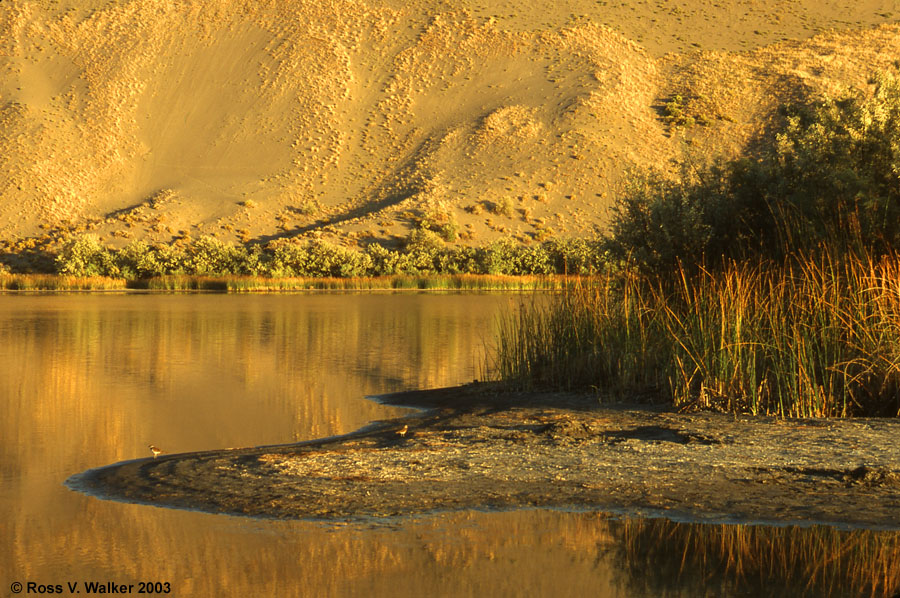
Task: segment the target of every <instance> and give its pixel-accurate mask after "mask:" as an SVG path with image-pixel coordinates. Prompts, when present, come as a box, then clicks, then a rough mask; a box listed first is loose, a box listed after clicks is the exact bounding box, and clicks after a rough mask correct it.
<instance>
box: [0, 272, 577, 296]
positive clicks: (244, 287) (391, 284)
mask: <svg viewBox="0 0 900 598" xmlns="http://www.w3.org/2000/svg"><path fill="white" fill-rule="evenodd" d="M588 280H589V279H588V278H586V277H585V278H580V277H573V276H561V275H560V276H554V275H547V276H501V275H494V276H491V275H476V274H452V275H450V274H447V275H421V276H409V275H396V276H370V277H355V278H338V277H331V278H325V277H278V278H269V277H263V276H232V275H223V276H196V275H169V276H156V277H152V278H145V279H131V280H129V279H124V278H106V277H80V278H78V277H71V276H55V275H49V274H40V275H32V274H28V275H24V274H11V275H0V289H5V290H45V291H58V290H85V291H87V290H125V289H129V290H143V291H171V292H179V291H184V292H192V291H206V292H219V293H272V292H291V291H374V290H387V291H390V290H435V291H441V290H443V291H457V290H459V291H467V290H469V291H559V290H563V289H566V288H574V287H575V286H587V285H589V284H590V283H589V282H588Z"/></svg>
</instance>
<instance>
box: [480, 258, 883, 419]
mask: <svg viewBox="0 0 900 598" xmlns="http://www.w3.org/2000/svg"><path fill="white" fill-rule="evenodd" d="M898 274H900V264H898V262H897V261H896V260H891V261H882V262H878V263H875V262H874V261H872V260H868V261H846V262H842V263H840V264H838V263H834V262H832V261H830V260H828V259H827V258H816V259H806V260H803V261H801V262H799V263H798V264H796V265H793V266H774V265H771V264H769V265H765V264H755V265H748V264H739V263H732V264H729V265H727V266H726V267H724V268H723V269H722V270H719V271H715V272H710V271H700V272H699V273H697V274H695V275H688V274H687V273H686V271H683V270H681V271H678V272H677V276H676V278H675V281H674V282H671V281H670V282H666V283H663V282H660V281H659V280H658V279H653V278H649V277H642V276H639V275H636V274H633V273H628V274H623V275H618V276H609V277H606V278H604V279H594V281H593V282H594V284H592V285H591V286H590V287H584V286H583V287H580V288H575V289H572V290H570V291H569V292H566V293H564V294H563V295H562V296H560V297H559V298H558V299H557V300H556V301H555V302H553V303H552V304H551V305H549V306H543V307H539V308H538V307H533V306H532V307H529V306H525V307H524V308H523V309H521V310H519V312H518V314H517V315H516V316H514V317H512V318H507V319H506V320H505V321H504V322H503V323H502V325H501V330H500V336H499V340H498V349H497V354H496V356H495V360H494V361H495V363H494V364H493V365H494V368H495V371H496V375H497V376H498V377H499V378H502V379H506V380H509V381H511V382H513V383H515V384H518V385H520V386H546V387H556V388H566V389H573V388H580V389H591V388H592V389H596V390H597V391H598V392H600V393H603V394H616V395H622V394H625V395H632V396H634V395H641V396H647V394H648V393H652V394H653V395H655V396H657V397H660V398H662V399H663V400H669V401H672V402H673V403H674V404H675V405H678V406H697V407H702V408H714V409H721V410H729V411H740V412H750V413H770V414H780V415H784V416H800V417H813V416H815V417H837V416H851V415H891V416H896V415H898V414H900V282H898V280H900V279H898Z"/></svg>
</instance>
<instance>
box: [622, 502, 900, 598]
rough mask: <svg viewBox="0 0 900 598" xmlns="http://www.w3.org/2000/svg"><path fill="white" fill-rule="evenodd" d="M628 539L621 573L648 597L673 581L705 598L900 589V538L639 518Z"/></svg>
mask: <svg viewBox="0 0 900 598" xmlns="http://www.w3.org/2000/svg"><path fill="white" fill-rule="evenodd" d="M622 536H623V542H622V544H621V546H622V548H621V549H620V551H621V554H620V556H621V557H622V558H621V561H622V566H623V569H625V570H626V571H629V572H630V573H631V574H630V575H629V577H630V579H631V584H630V585H632V586H640V587H634V589H635V590H637V591H639V592H640V593H641V594H644V593H646V594H648V595H662V594H664V593H665V590H666V588H668V587H671V585H672V583H673V580H679V581H680V583H678V584H676V585H678V586H682V585H683V584H695V585H696V586H698V587H697V593H698V595H702V594H705V593H706V592H705V591H708V590H709V589H710V588H715V591H716V592H725V593H730V591H736V590H740V593H741V595H772V594H777V595H791V596H816V597H819V596H842V597H843V596H860V597H863V596H870V597H871V598H877V597H881V596H889V595H892V593H893V592H895V591H897V589H898V588H900V533H898V532H888V531H873V530H854V531H842V530H838V529H835V528H833V527H828V526H816V527H813V528H806V529H798V528H792V527H772V526H761V525H702V524H678V523H673V522H671V521H667V520H665V519H645V520H642V519H636V520H627V521H625V522H624V523H623V524H622ZM648 563H652V564H653V567H654V572H655V573H654V574H648V572H647V570H646V565H647V564H648ZM775 588H777V589H778V590H775ZM757 592H758V594H757ZM788 592H790V594H788Z"/></svg>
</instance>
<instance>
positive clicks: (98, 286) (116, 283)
mask: <svg viewBox="0 0 900 598" xmlns="http://www.w3.org/2000/svg"><path fill="white" fill-rule="evenodd" d="M125 288H126V281H125V280H124V279H121V278H109V277H106V276H57V275H54V274H0V290H4V291H119V290H124V289H125Z"/></svg>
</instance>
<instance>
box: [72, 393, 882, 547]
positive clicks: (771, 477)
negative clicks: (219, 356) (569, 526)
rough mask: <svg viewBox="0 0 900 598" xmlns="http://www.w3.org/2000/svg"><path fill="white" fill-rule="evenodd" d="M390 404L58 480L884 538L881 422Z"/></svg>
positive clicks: (489, 403)
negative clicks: (403, 410) (283, 434)
mask: <svg viewBox="0 0 900 598" xmlns="http://www.w3.org/2000/svg"><path fill="white" fill-rule="evenodd" d="M391 402H392V403H394V404H405V405H416V406H422V407H426V408H428V409H429V410H428V411H425V412H423V413H421V414H419V415H417V416H414V417H409V418H404V419H403V420H402V421H401V420H397V421H386V422H376V423H375V424H374V425H372V426H369V427H367V428H366V429H364V430H362V431H360V432H357V433H353V434H348V435H346V436H339V437H334V438H328V439H321V440H315V441H311V442H305V443H300V444H291V445H281V446H270V447H257V448H250V449H239V450H220V451H208V452H202V453H188V454H183V455H162V456H160V457H158V458H156V459H153V458H148V459H141V460H136V461H128V462H124V463H119V464H115V465H111V466H108V467H104V468H100V469H94V470H90V471H87V472H84V473H82V474H79V475H77V476H73V477H72V478H70V480H69V481H68V482H67V483H68V485H69V486H70V487H72V488H75V489H78V490H81V491H83V492H87V493H90V494H93V495H95V496H99V497H101V498H108V499H114V500H123V501H132V502H140V503H148V504H154V505H159V506H167V507H175V508H188V509H198V510H202V511H209V512H216V513H230V514H238V515H249V516H256V517H275V518H311V519H324V520H335V519H355V520H365V519H369V518H377V517H391V516H405V515H414V514H421V513H427V512H433V511H442V510H457V509H472V508H478V509H483V508H496V509H510V508H521V507H548V508H549V507H552V508H571V509H591V510H600V511H615V512H620V513H632V514H641V515H662V516H666V517H670V518H673V519H678V520H694V521H709V522H740V521H748V522H749V521H753V522H770V523H784V524H787V523H830V524H835V525H842V526H862V527H876V528H894V529H897V528H900V449H898V445H897V443H896V439H897V438H900V421H897V420H889V419H856V420H778V419H774V418H768V417H751V416H738V417H735V416H733V415H726V414H718V413H695V414H676V413H673V412H671V411H667V410H662V409H654V408H648V407H646V406H622V405H616V406H611V405H599V404H598V403H597V400H596V399H595V398H592V397H587V396H580V395H562V394H559V393H553V394H551V393H546V394H540V393H531V394H517V393H496V392H493V391H492V390H491V387H489V386H485V385H469V386H465V387H460V388H451V389H441V390H434V391H422V392H413V393H404V394H400V395H394V396H392V397H391ZM404 424H405V425H408V426H409V431H408V432H407V433H406V434H405V435H399V434H398V433H397V432H398V430H400V429H401V428H402V426H403V425H404Z"/></svg>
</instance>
